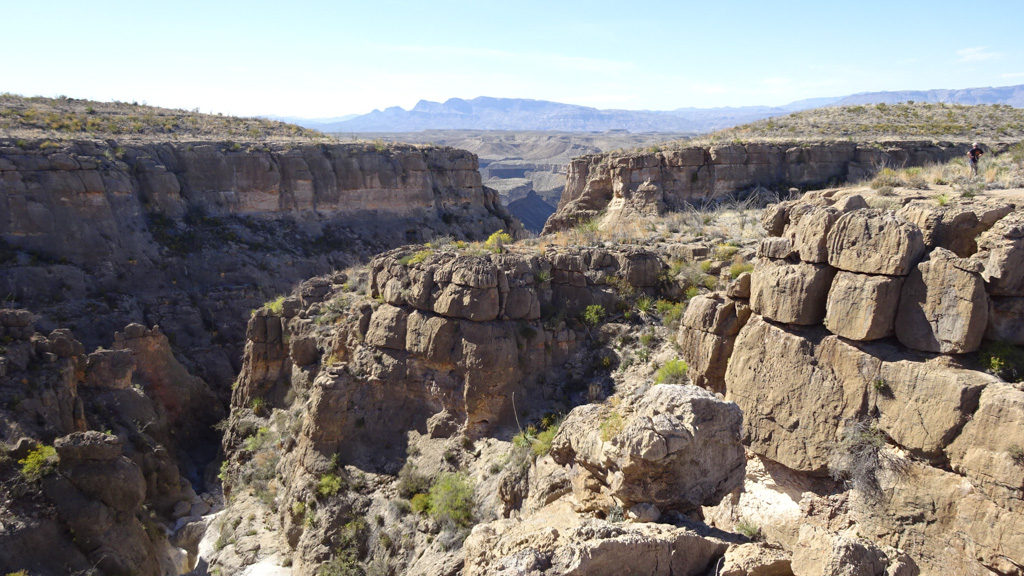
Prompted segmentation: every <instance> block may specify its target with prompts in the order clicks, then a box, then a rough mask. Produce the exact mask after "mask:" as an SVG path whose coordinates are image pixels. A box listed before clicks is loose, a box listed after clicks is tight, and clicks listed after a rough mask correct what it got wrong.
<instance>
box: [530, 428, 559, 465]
mask: <svg viewBox="0 0 1024 576" xmlns="http://www.w3.org/2000/svg"><path fill="white" fill-rule="evenodd" d="M561 424H562V421H561V419H558V420H556V421H554V422H552V423H551V424H549V425H548V426H547V427H546V428H544V430H542V431H541V432H539V433H538V434H537V437H536V438H535V439H534V441H533V443H532V446H530V450H531V451H532V452H533V455H534V456H544V455H545V454H547V453H548V452H550V451H551V442H553V441H554V439H555V435H556V434H558V427H559V426H561Z"/></svg>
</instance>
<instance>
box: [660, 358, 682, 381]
mask: <svg viewBox="0 0 1024 576" xmlns="http://www.w3.org/2000/svg"><path fill="white" fill-rule="evenodd" d="M689 369H690V367H689V366H687V365H686V362H685V361H683V360H680V359H678V358H677V359H675V360H669V361H668V362H667V363H666V364H665V365H664V366H662V367H661V368H659V369H658V375H657V377H656V378H655V379H654V383H655V384H682V383H683V382H685V381H686V371H687V370H689Z"/></svg>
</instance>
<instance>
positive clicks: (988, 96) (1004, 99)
mask: <svg viewBox="0 0 1024 576" xmlns="http://www.w3.org/2000/svg"><path fill="white" fill-rule="evenodd" d="M910 100H913V101H915V102H935V103H951V104H1006V105H1010V106H1013V107H1018V108H1020V107H1024V85H1018V86H1000V87H976V88H963V89H933V90H898V91H879V92H861V93H857V94H851V95H847V96H836V97H819V98H807V99H803V100H797V101H794V102H790V103H788V104H783V105H780V106H764V105H752V106H737V107H731V106H725V107H712V108H693V107H682V108H676V109H674V110H624V109H599V108H594V107H591V106H579V105H575V104H566V103H562V102H553V101H549V100H535V99H530V98H497V97H491V96H479V97H476V98H472V99H463V98H449V99H448V100H445V101H444V102H434V101H431V100H420V101H418V102H417V103H416V104H415V105H414V106H413V107H412V108H410V109H409V110H406V109H404V108H402V107H400V106H391V107H388V108H384V109H383V110H381V109H375V110H373V111H372V112H369V113H367V114H362V115H356V116H354V117H350V116H351V115H350V116H340V117H338V118H319V119H303V118H296V117H291V116H289V117H287V120H288V121H290V122H294V123H296V124H299V125H300V126H304V127H306V128H313V129H316V130H320V131H323V132H348V133H358V132H419V131H422V130H542V131H550V130H555V131H566V132H605V131H612V130H625V131H628V132H694V133H702V132H712V131H715V130H722V129H725V128H730V127H733V126H738V125H740V124H745V123H749V122H756V121H757V120H762V119H765V118H771V117H775V116H783V115H786V114H790V113H792V112H798V111H801V110H808V109H812V108H821V107H826V106H847V105H858V104H878V103H885V104H894V103H898V102H906V101H910ZM268 117H272V116H268Z"/></svg>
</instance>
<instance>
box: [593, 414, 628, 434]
mask: <svg viewBox="0 0 1024 576" xmlns="http://www.w3.org/2000/svg"><path fill="white" fill-rule="evenodd" d="M623 426H625V422H623V420H622V415H621V414H619V413H618V412H616V411H614V410H612V411H611V413H609V414H608V416H606V417H605V418H604V419H603V420H601V426H600V427H599V428H598V429H599V430H600V431H601V440H604V441H605V442H607V441H609V440H611V439H612V438H614V437H615V435H616V434H618V433H619V432H622V427H623Z"/></svg>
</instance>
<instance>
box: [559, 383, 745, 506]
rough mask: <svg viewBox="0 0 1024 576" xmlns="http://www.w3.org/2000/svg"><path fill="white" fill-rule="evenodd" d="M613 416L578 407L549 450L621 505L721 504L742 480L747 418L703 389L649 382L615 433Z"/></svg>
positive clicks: (583, 496)
mask: <svg viewBox="0 0 1024 576" xmlns="http://www.w3.org/2000/svg"><path fill="white" fill-rule="evenodd" d="M609 418H611V419H613V420H614V419H615V418H616V416H615V415H611V414H602V413H601V412H600V411H595V410H593V409H591V407H589V406H587V407H583V408H577V409H575V410H573V411H572V412H570V413H569V416H568V417H567V418H566V420H565V422H564V423H563V426H562V428H561V431H560V432H559V435H558V436H557V437H556V438H555V441H554V443H553V444H552V448H551V449H552V455H553V456H554V458H555V461H556V462H558V463H559V464H562V465H569V464H572V465H573V466H574V467H580V468H584V469H586V470H587V471H588V472H589V473H590V474H591V475H592V476H593V477H594V478H596V479H598V481H599V485H600V489H601V492H602V493H606V494H607V495H609V496H611V497H613V498H615V499H616V500H617V501H619V502H621V503H622V506H623V508H630V507H632V506H635V505H637V504H651V505H653V506H655V507H657V508H658V509H659V510H662V511H664V510H680V511H690V510H694V509H696V508H697V507H699V506H702V505H709V504H714V503H717V502H718V501H719V500H721V498H722V497H723V496H724V495H725V494H727V493H729V492H731V491H732V490H734V489H736V488H737V487H738V486H739V485H740V483H741V482H742V478H743V467H744V465H745V464H746V458H745V457H744V455H743V448H742V446H741V445H740V442H739V439H740V425H741V423H742V415H741V413H740V411H739V410H738V409H737V408H736V406H735V405H733V404H730V403H726V402H722V401H721V400H718V399H717V398H715V397H714V396H713V395H712V394H710V393H708V392H706V391H704V390H702V389H700V388H697V387H693V386H678V385H668V384H665V385H658V386H654V387H652V388H651V389H650V390H649V391H648V392H647V393H646V394H645V395H644V397H643V398H642V399H641V400H640V402H639V403H638V404H637V405H636V410H635V412H634V413H633V414H631V415H629V416H627V417H625V418H624V419H622V423H621V425H622V428H621V430H620V431H618V432H617V433H613V432H610V431H609V427H608V425H607V422H608V419H609ZM618 418H622V417H621V416H618ZM602 428H603V429H604V430H602ZM584 490H585V489H584ZM589 499H590V496H589V495H587V494H577V500H579V501H581V502H582V501H586V500H589Z"/></svg>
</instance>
